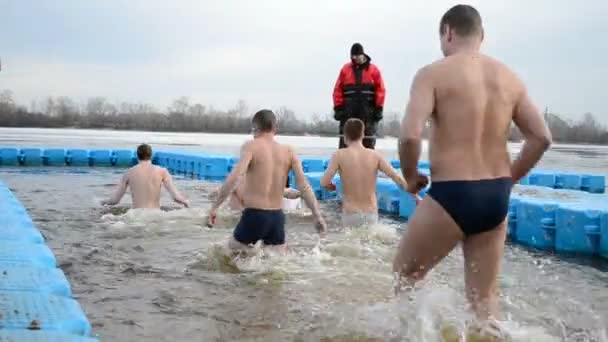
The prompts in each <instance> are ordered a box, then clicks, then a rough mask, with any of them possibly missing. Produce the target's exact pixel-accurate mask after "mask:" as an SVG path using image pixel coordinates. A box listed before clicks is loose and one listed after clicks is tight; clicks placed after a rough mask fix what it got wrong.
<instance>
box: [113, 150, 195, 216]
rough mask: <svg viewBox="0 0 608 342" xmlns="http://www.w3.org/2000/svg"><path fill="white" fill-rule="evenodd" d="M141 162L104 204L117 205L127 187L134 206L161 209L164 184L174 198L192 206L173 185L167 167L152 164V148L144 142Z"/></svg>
mask: <svg viewBox="0 0 608 342" xmlns="http://www.w3.org/2000/svg"><path fill="white" fill-rule="evenodd" d="M137 159H138V160H139V163H138V164H137V165H136V166H134V167H132V168H131V169H130V170H129V171H128V172H127V173H126V174H125V175H124V176H123V177H122V179H121V181H120V185H119V186H118V190H116V192H115V193H114V195H113V196H112V198H110V199H109V200H107V201H102V202H101V204H102V205H115V204H118V202H120V200H121V199H122V197H123V196H124V195H125V192H126V191H127V188H131V200H132V202H133V208H153V209H160V190H161V186H164V187H165V189H167V191H169V193H170V194H171V197H173V200H174V201H175V202H177V203H179V204H182V205H183V206H184V207H186V208H188V207H189V206H190V204H189V202H188V200H187V199H186V198H185V197H183V196H182V195H181V194H180V193H179V192H178V191H177V189H176V188H175V186H174V185H173V180H172V178H171V175H170V174H169V171H167V169H165V168H162V167H159V166H156V165H152V161H151V159H152V148H151V147H150V146H149V145H146V144H142V145H139V146H138V147H137Z"/></svg>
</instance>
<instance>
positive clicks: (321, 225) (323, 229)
mask: <svg viewBox="0 0 608 342" xmlns="http://www.w3.org/2000/svg"><path fill="white" fill-rule="evenodd" d="M315 228H316V229H317V232H318V233H319V235H320V236H321V237H325V236H326V235H327V223H325V219H323V217H322V216H321V215H319V216H318V217H316V218H315Z"/></svg>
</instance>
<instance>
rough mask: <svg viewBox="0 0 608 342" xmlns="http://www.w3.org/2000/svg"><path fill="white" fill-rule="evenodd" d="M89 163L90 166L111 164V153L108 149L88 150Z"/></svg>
mask: <svg viewBox="0 0 608 342" xmlns="http://www.w3.org/2000/svg"><path fill="white" fill-rule="evenodd" d="M89 164H90V165H91V166H112V153H111V151H110V150H90V151H89Z"/></svg>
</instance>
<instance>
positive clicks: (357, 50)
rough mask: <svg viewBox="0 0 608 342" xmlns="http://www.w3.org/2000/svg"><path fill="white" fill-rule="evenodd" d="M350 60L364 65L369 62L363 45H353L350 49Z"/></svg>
mask: <svg viewBox="0 0 608 342" xmlns="http://www.w3.org/2000/svg"><path fill="white" fill-rule="evenodd" d="M350 59H351V60H352V61H353V62H354V63H357V64H364V63H365V62H366V60H367V57H366V56H365V51H363V45H361V44H359V43H355V44H353V46H352V47H351V48H350Z"/></svg>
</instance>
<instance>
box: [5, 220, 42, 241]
mask: <svg viewBox="0 0 608 342" xmlns="http://www.w3.org/2000/svg"><path fill="white" fill-rule="evenodd" d="M0 240H8V241H25V242H31V243H44V237H42V234H40V231H38V229H36V228H24V227H14V226H10V225H4V223H2V224H0Z"/></svg>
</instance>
